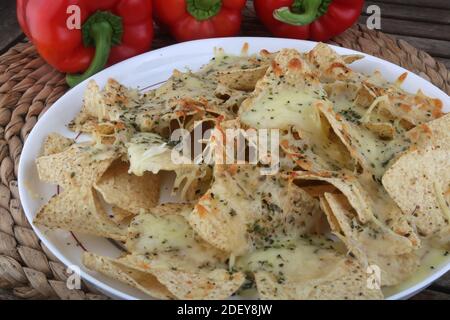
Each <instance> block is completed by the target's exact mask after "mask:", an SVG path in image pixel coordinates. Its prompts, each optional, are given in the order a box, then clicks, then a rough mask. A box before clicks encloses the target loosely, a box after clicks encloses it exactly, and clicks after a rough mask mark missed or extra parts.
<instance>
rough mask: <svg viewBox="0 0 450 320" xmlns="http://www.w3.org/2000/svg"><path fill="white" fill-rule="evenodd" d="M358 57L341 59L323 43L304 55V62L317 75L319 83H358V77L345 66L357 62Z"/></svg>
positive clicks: (341, 57)
mask: <svg viewBox="0 0 450 320" xmlns="http://www.w3.org/2000/svg"><path fill="white" fill-rule="evenodd" d="M359 58H360V57H359V56H350V57H347V58H346V57H343V56H340V55H338V54H337V53H336V52H335V51H334V50H333V49H331V47H330V46H328V45H326V44H325V43H319V44H317V45H316V46H315V47H314V48H313V49H312V50H311V51H309V52H308V53H307V54H306V61H308V64H309V65H310V67H311V68H312V69H313V70H314V71H315V72H316V73H318V75H319V78H320V80H321V82H334V81H336V80H353V81H358V79H359V78H360V75H359V74H358V73H356V72H354V71H353V70H351V69H350V68H349V67H348V66H347V62H348V63H351V62H354V61H356V60H358V59H359Z"/></svg>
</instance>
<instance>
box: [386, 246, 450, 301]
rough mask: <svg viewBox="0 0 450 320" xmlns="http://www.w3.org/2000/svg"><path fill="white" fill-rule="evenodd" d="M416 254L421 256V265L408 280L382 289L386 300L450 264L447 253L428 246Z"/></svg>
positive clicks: (449, 257) (449, 256)
mask: <svg viewBox="0 0 450 320" xmlns="http://www.w3.org/2000/svg"><path fill="white" fill-rule="evenodd" d="M418 254H419V255H420V256H422V259H421V264H420V266H419V268H418V269H417V271H416V272H415V273H414V274H413V275H412V276H411V277H410V278H409V279H407V280H405V281H403V282H402V283H400V284H398V285H396V286H390V287H383V288H382V291H383V294H384V296H385V297H386V298H387V299H389V297H391V296H393V295H395V294H397V293H399V292H401V291H403V290H406V289H408V288H410V287H412V286H414V285H417V284H419V283H420V282H422V281H424V280H425V279H426V278H427V277H429V276H430V275H431V274H433V273H434V272H435V271H436V270H439V269H440V268H443V267H444V266H445V265H447V264H449V263H450V255H449V252H448V250H445V249H439V248H433V247H430V246H429V245H424V247H423V248H422V249H421V250H419V251H418Z"/></svg>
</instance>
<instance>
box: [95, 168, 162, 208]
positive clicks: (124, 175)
mask: <svg viewBox="0 0 450 320" xmlns="http://www.w3.org/2000/svg"><path fill="white" fill-rule="evenodd" d="M128 169H129V165H128V163H127V162H123V161H122V160H117V161H115V162H114V163H113V164H112V165H111V166H110V167H109V168H108V170H106V172H105V173H104V174H103V175H102V176H101V178H100V179H99V180H98V181H97V182H95V184H94V188H95V189H96V190H97V191H98V192H99V193H100V194H101V195H102V196H103V199H105V201H106V202H107V203H109V204H112V205H114V206H117V207H119V208H121V209H123V210H126V211H129V212H131V213H133V214H139V213H140V212H142V211H144V212H146V211H148V210H149V209H151V208H153V207H155V206H156V205H157V203H158V201H159V189H160V181H159V180H160V178H159V176H157V175H154V174H152V173H150V172H145V173H144V174H143V175H142V176H136V175H134V174H129V173H128Z"/></svg>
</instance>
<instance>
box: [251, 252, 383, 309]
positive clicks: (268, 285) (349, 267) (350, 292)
mask: <svg viewBox="0 0 450 320" xmlns="http://www.w3.org/2000/svg"><path fill="white" fill-rule="evenodd" d="M333 263H335V268H334V270H332V271H330V274H327V275H325V276H323V277H321V278H317V279H305V280H293V279H290V278H287V279H286V280H285V282H284V283H280V281H279V279H277V277H276V276H275V275H274V274H271V273H269V272H266V271H258V272H256V273H255V280H256V286H257V289H258V293H259V294H260V296H261V298H262V299H265V300H379V299H383V293H382V292H381V290H380V289H379V288H376V287H374V288H370V287H369V286H368V274H367V273H365V272H364V271H363V269H362V268H361V267H359V265H358V264H357V263H356V262H355V261H353V260H352V259H341V260H336V261H334V262H333Z"/></svg>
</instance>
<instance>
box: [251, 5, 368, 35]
mask: <svg viewBox="0 0 450 320" xmlns="http://www.w3.org/2000/svg"><path fill="white" fill-rule="evenodd" d="M363 5H364V0H254V6H255V10H256V14H257V15H258V17H259V19H260V20H261V22H262V23H263V24H264V25H265V26H266V27H267V28H268V29H269V30H270V32H271V33H272V34H273V35H275V36H277V37H283V38H295V39H312V40H317V41H326V40H328V39H330V38H331V37H334V36H336V35H338V34H340V33H342V32H344V31H345V30H346V29H348V28H350V27H351V26H352V25H353V24H354V23H355V22H356V20H358V17H359V16H360V14H361V10H362V8H363Z"/></svg>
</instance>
